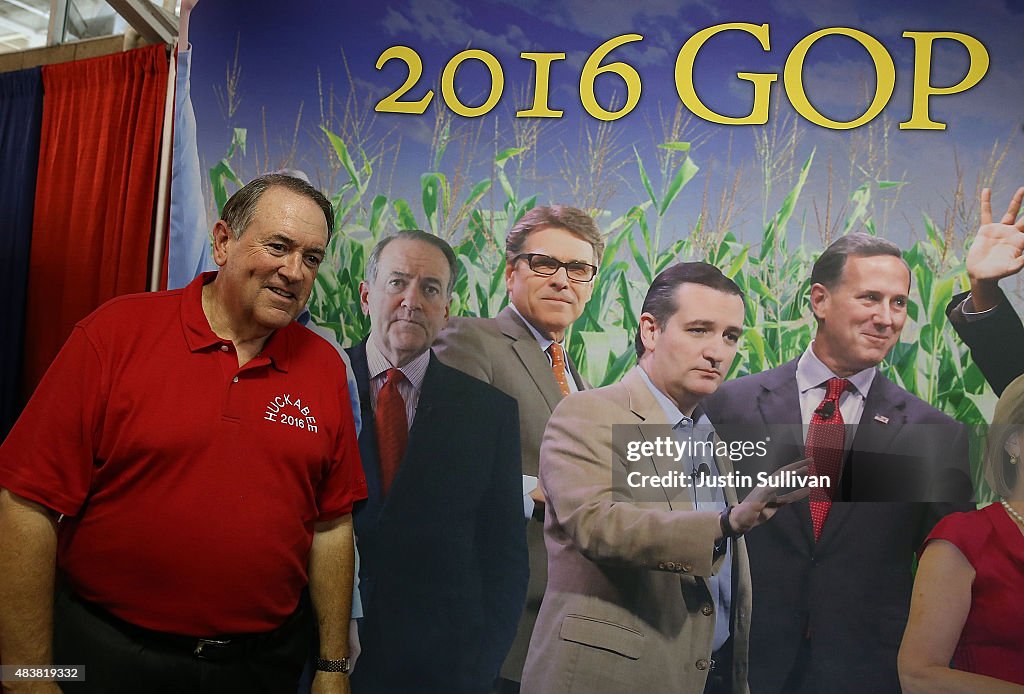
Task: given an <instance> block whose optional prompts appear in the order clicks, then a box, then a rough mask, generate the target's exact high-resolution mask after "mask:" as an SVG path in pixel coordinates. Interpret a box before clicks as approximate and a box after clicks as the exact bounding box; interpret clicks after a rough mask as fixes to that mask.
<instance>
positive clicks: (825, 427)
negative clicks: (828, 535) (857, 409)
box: [807, 378, 851, 540]
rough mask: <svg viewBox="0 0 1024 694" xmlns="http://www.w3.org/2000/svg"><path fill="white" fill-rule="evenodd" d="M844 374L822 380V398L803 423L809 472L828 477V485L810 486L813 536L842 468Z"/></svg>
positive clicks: (817, 534) (821, 524)
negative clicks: (804, 425) (839, 376)
mask: <svg viewBox="0 0 1024 694" xmlns="http://www.w3.org/2000/svg"><path fill="white" fill-rule="evenodd" d="M850 385H851V384H850V382H849V381H847V380H846V379H845V378H830V379H828V382H827V383H826V384H825V399H824V400H822V401H821V404H820V405H818V408H817V409H816V410H814V416H813V417H811V423H810V426H808V427H807V457H808V458H811V459H812V461H811V468H810V474H811V475H824V476H827V477H828V478H829V480H831V485H830V486H829V487H828V488H827V489H826V488H825V487H814V488H812V489H811V496H810V502H811V524H812V525H813V526H814V539H815V540H817V539H818V538H820V537H821V529H822V528H823V527H824V526H825V519H826V518H828V512H829V509H830V508H831V507H832V495H833V494H834V493H835V489H836V488H837V487H838V486H839V480H840V477H841V475H840V473H841V471H842V469H843V454H844V452H845V451H844V447H843V445H844V443H845V441H846V425H845V422H843V413H842V412H841V411H840V410H839V396H840V395H842V394H843V391H845V390H846V389H847V388H849V387H850Z"/></svg>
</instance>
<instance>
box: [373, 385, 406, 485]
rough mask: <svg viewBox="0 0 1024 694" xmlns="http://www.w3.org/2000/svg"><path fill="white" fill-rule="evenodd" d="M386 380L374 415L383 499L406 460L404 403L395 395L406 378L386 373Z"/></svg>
mask: <svg viewBox="0 0 1024 694" xmlns="http://www.w3.org/2000/svg"><path fill="white" fill-rule="evenodd" d="M386 377H387V381H386V382H385V383H384V385H383V387H381V389H380V392H379V393H378V394H377V411H376V412H375V413H374V424H375V425H376V427H377V454H378V456H379V458H380V486H381V491H382V492H383V494H384V495H385V496H386V495H387V493H388V490H390V489H391V483H392V482H393V481H394V480H395V475H397V474H398V466H399V465H401V463H402V458H403V457H405V445H406V443H408V441H409V424H408V420H407V419H406V417H405V399H404V398H402V394H401V393H400V392H399V391H398V384H399V383H401V382H402V381H403V380H404V379H405V375H404V374H403V373H402V372H401V371H399V370H398V369H388V370H387V373H386Z"/></svg>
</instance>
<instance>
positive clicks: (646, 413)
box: [622, 367, 693, 511]
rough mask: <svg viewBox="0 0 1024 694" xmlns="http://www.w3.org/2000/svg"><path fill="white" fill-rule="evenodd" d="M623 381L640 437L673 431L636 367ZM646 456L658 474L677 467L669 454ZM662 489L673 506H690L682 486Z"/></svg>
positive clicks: (677, 509) (688, 496)
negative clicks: (637, 420) (636, 420)
mask: <svg viewBox="0 0 1024 694" xmlns="http://www.w3.org/2000/svg"><path fill="white" fill-rule="evenodd" d="M622 384H623V385H624V386H625V387H626V392H627V393H629V409H630V410H631V411H632V412H633V414H635V415H636V416H637V418H638V419H639V420H640V421H639V422H638V423H637V429H638V430H639V431H640V436H641V438H642V439H643V440H644V441H654V440H655V439H656V438H658V437H661V436H666V435H670V434H671V433H672V428H671V423H670V422H669V421H668V420H667V419H666V418H665V411H664V410H662V409H661V405H659V404H658V401H657V400H655V399H654V394H653V393H651V389H650V388H648V387H647V384H646V383H644V379H643V376H641V375H640V370H639V367H637V368H635V369H633V370H631V371H630V372H629V373H627V374H626V375H625V377H623V379H622ZM648 460H650V461H651V466H652V467H653V468H654V472H655V474H656V475H658V476H659V477H660V476H662V475H666V474H668V473H669V472H672V471H675V470H677V469H678V467H679V466H678V464H677V463H676V462H675V460H674V459H673V458H671V457H668V456H661V457H659V456H651V457H650V458H648ZM661 490H662V493H663V494H664V495H665V503H667V504H668V506H669V508H671V509H672V510H674V511H680V510H685V511H692V510H693V503H692V502H691V501H690V493H689V492H688V491H687V490H686V488H685V487H669V488H666V487H662V488H661Z"/></svg>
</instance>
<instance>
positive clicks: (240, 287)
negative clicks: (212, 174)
mask: <svg viewBox="0 0 1024 694" xmlns="http://www.w3.org/2000/svg"><path fill="white" fill-rule="evenodd" d="M333 219H334V215H333V212H332V209H331V205H330V203H329V202H328V201H327V200H326V199H325V198H324V197H323V196H322V195H321V194H320V193H319V192H318V191H316V190H315V189H313V188H312V187H311V186H309V185H308V184H306V183H305V182H303V181H300V180H298V179H295V178H291V177H288V176H282V175H268V176H263V177H261V178H258V179H256V180H254V181H252V182H251V183H249V184H248V185H247V186H245V187H244V188H242V190H240V191H239V192H238V193H236V194H235V195H234V196H233V197H232V198H231V199H230V200H229V201H228V202H227V204H226V205H225V207H224V211H223V219H221V220H220V221H218V222H217V224H216V225H215V226H214V229H213V239H214V258H215V260H216V262H217V265H218V266H219V267H220V271H219V272H216V273H207V274H204V275H201V276H200V277H198V278H196V280H195V281H193V282H192V283H191V284H190V285H188V286H187V287H185V288H184V289H181V290H176V291H170V292H160V293H155V294H139V295H132V296H125V297H120V298H117V299H114V300H113V301H110V302H108V303H107V304H105V305H104V306H102V307H101V308H99V309H98V310H97V311H95V312H94V313H93V314H92V315H90V316H89V317H87V318H86V319H84V320H83V321H81V322H80V323H79V324H78V325H77V326H75V329H74V331H73V333H72V335H71V337H70V338H69V340H68V342H67V344H66V345H65V346H64V348H63V350H62V351H61V353H60V355H59V356H58V357H57V359H56V360H55V361H54V363H53V365H52V366H51V367H50V370H49V371H48V372H47V374H46V376H45V377H44V379H43V381H42V382H41V383H40V385H39V387H38V389H37V390H36V393H35V395H34V396H33V398H32V400H31V401H30V402H29V405H28V407H27V408H26V410H25V412H24V413H23V414H22V416H21V419H20V420H19V421H18V423H17V424H16V425H15V428H14V429H13V430H12V432H11V434H10V436H9V437H8V438H7V440H6V441H5V442H4V444H3V446H2V447H0V649H2V655H0V657H2V659H3V662H4V664H5V666H12V665H15V666H17V665H27V666H32V665H36V666H38V665H49V664H62V665H84V666H85V668H84V669H85V672H84V674H85V682H84V685H79V686H84V687H85V689H84V690H85V691H96V692H104V693H108V692H121V691H124V692H141V691H145V692H162V691H174V692H180V691H209V692H225V691H230V692H234V691H238V692H257V691H268V692H282V691H289V690H290V691H295V686H296V683H297V680H298V677H299V674H300V672H301V670H302V665H303V662H304V660H305V658H306V655H307V653H308V648H309V638H310V636H311V635H312V628H313V626H312V623H313V622H314V619H315V622H316V623H317V625H318V627H319V636H320V658H319V659H318V669H319V670H320V671H319V672H318V673H317V679H316V681H315V682H314V689H315V690H317V691H340V692H347V691H348V681H347V675H345V674H344V672H345V669H346V668H345V665H346V662H345V656H346V655H347V652H348V644H347V640H348V615H349V612H350V601H351V594H352V585H351V582H352V568H353V567H352V557H353V554H352V552H353V548H352V525H351V509H352V505H353V503H354V502H355V501H358V500H360V499H363V498H365V497H366V482H365V480H364V478H363V473H362V470H361V466H360V462H359V454H358V445H357V440H356V434H355V429H354V425H353V421H352V413H351V409H350V407H349V398H348V394H347V392H346V387H345V382H346V377H345V367H344V366H343V364H342V362H341V360H340V358H339V357H338V355H337V353H336V352H335V350H334V348H333V347H331V346H330V345H329V344H328V343H327V342H325V341H324V340H322V339H320V338H319V337H317V336H315V335H313V334H312V333H311V332H310V331H308V330H306V329H305V328H303V327H302V326H300V325H298V324H297V323H295V322H294V320H293V319H294V317H295V316H296V315H297V314H298V313H299V312H300V311H301V310H302V308H303V306H304V305H305V304H306V301H307V300H308V298H309V294H310V291H311V289H312V285H313V280H314V278H315V276H316V271H317V267H318V266H319V264H320V262H321V260H322V259H323V255H324V252H325V248H326V245H327V242H328V240H329V239H330V234H331V231H332V226H333ZM55 575H56V577H57V586H58V588H57V591H56V593H57V598H56V601H54V599H53V595H54V577H55ZM307 583H308V586H309V593H310V597H311V598H312V600H311V602H312V605H313V610H312V612H315V618H314V615H313V614H310V610H307V609H305V608H304V607H303V603H304V601H300V596H301V594H302V591H303V589H304V588H305V587H306V585H307ZM51 611H52V619H51ZM51 624H52V625H53V628H52V632H51ZM18 684H19V683H17V682H5V686H7V687H10V688H11V689H12V690H15V691H16V690H17V688H16V685H18ZM24 684H25V685H26V690H28V689H29V688H30V687H33V686H37V687H38V686H39V684H38V683H24ZM45 686H49V687H50V688H51V690H52V691H56V689H55V688H54V687H53V685H43V687H42V688H39V689H38V691H48V690H47V689H46V688H45ZM65 687H66V688H67V685H65Z"/></svg>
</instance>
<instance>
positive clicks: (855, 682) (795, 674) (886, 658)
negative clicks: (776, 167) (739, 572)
mask: <svg viewBox="0 0 1024 694" xmlns="http://www.w3.org/2000/svg"><path fill="white" fill-rule="evenodd" d="M909 291H910V270H909V268H908V266H907V264H906V263H905V262H904V260H903V258H902V254H901V253H900V250H899V248H898V247H897V246H896V245H895V244H893V243H891V242H889V241H886V240H884V239H880V238H876V237H873V236H869V235H867V234H850V235H847V236H844V237H842V238H840V239H839V240H837V241H836V242H835V243H833V244H832V245H831V246H829V247H828V248H827V249H826V250H825V251H824V252H823V253H822V255H821V257H820V258H819V259H818V261H817V262H816V263H815V265H814V268H813V270H812V273H811V289H810V300H811V308H812V310H813V311H814V316H815V319H816V321H817V332H816V335H815V339H814V340H813V341H812V342H811V344H810V345H809V346H808V347H807V349H806V350H805V351H804V353H803V354H802V355H801V356H800V357H799V358H798V359H796V360H795V361H792V362H789V363H788V364H784V365H783V366H780V367H778V368H775V369H771V370H769V371H765V372H764V373H760V374H755V375H751V376H746V377H743V378H740V379H737V380H735V381H730V382H727V383H725V384H723V386H722V388H720V389H719V390H718V392H717V393H716V394H714V395H713V396H711V397H709V398H708V399H707V400H706V401H705V403H706V407H707V412H708V416H709V417H710V418H711V421H712V422H713V423H714V425H715V427H716V428H717V430H718V431H719V433H720V434H721V435H722V437H723V438H724V439H726V440H752V441H759V440H762V441H765V442H766V445H767V448H768V453H769V455H767V456H765V457H763V458H748V459H746V460H745V461H742V462H739V463H737V468H738V470H739V471H740V472H742V473H746V474H750V475H756V474H757V473H758V472H770V471H771V470H773V469H775V468H777V467H778V466H779V465H781V464H784V463H788V462H790V461H792V460H794V459H796V458H797V457H802V456H804V455H805V454H806V455H807V456H808V457H811V458H813V460H814V463H812V468H811V472H812V474H814V475H818V476H826V477H827V478H828V479H829V481H830V484H831V487H830V488H829V489H827V490H826V489H819V490H817V491H814V490H812V493H811V496H810V497H809V500H808V501H807V502H802V503H797V504H793V505H792V506H790V507H789V508H784V509H782V510H780V511H779V513H778V517H777V519H776V522H774V523H771V524H769V525H767V526H765V527H764V528H760V529H756V530H755V531H753V532H752V533H750V534H749V535H748V537H747V548H748V551H749V553H750V568H751V579H752V589H753V596H754V597H753V617H752V622H751V628H750V674H749V681H750V690H751V692H754V694H761V693H762V692H764V693H768V694H775V693H781V692H786V693H787V694H789V693H791V692H794V693H800V692H823V691H829V692H868V691H870V692H894V693H895V692H899V681H898V677H897V673H896V654H897V651H898V649H899V644H900V638H901V636H902V634H903V628H904V626H905V625H906V620H907V614H908V610H909V606H910V592H911V587H912V583H913V578H912V574H911V569H912V559H913V556H914V552H915V551H916V550H917V549H918V547H919V546H920V543H921V542H922V540H924V538H925V537H926V536H927V534H928V532H929V530H930V529H931V527H932V526H933V525H934V524H935V522H936V521H937V520H938V518H940V517H941V516H942V515H944V514H946V513H948V512H950V511H953V510H965V509H967V508H968V506H967V505H965V504H957V503H949V502H950V501H951V500H953V499H967V498H969V496H970V490H969V481H968V480H969V477H968V473H967V471H968V470H969V461H968V438H967V430H966V428H965V427H964V426H963V425H962V424H959V423H958V422H955V421H954V420H952V419H950V418H949V417H947V416H946V415H944V414H942V413H941V412H939V411H938V410H936V409H935V408H933V407H932V406H930V405H929V404H927V403H926V402H924V401H922V400H920V399H918V398H916V397H914V396H913V395H911V394H910V393H908V392H907V391H905V390H903V389H902V388H900V387H899V386H897V385H896V384H894V383H893V382H891V381H890V380H889V379H887V378H886V377H885V376H883V375H882V374H881V373H880V372H879V370H878V365H879V364H880V363H881V362H882V360H883V359H884V358H885V357H886V355H887V354H888V353H889V351H890V350H891V349H892V348H893V346H894V345H895V344H896V342H897V340H898V339H899V336H900V332H901V331H902V329H903V326H904V324H905V322H906V320H907V305H908V302H909V297H908V294H909ZM851 500H853V501H856V503H847V502H848V501H851ZM926 501H932V502H942V503H912V502H926ZM833 502H834V503H833Z"/></svg>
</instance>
